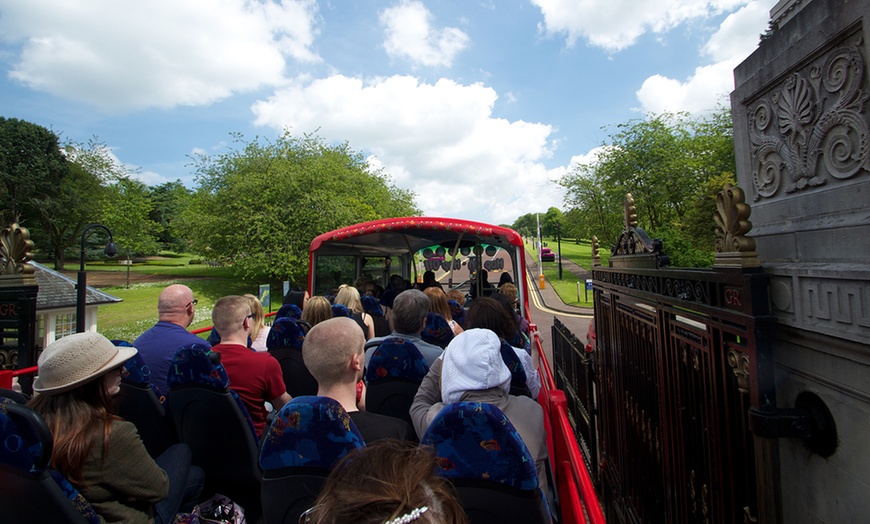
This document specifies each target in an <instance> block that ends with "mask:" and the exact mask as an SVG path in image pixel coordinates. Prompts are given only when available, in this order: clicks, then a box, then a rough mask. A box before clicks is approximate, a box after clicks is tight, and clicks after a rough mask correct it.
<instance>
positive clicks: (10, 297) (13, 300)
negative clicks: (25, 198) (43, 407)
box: [0, 224, 39, 393]
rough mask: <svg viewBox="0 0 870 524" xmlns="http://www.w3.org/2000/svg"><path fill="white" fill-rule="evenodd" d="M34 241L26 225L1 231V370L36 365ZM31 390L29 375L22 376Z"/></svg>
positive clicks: (23, 388)
mask: <svg viewBox="0 0 870 524" xmlns="http://www.w3.org/2000/svg"><path fill="white" fill-rule="evenodd" d="M31 251H33V242H32V241H31V240H30V233H29V232H28V231H27V229H25V228H23V227H19V226H18V224H12V225H10V226H9V227H7V228H6V229H4V230H3V231H2V232H0V370H3V369H22V368H26V367H30V366H35V365H36V295H37V292H38V291H39V286H38V285H37V284H36V277H35V276H34V274H33V266H31V265H30V264H28V262H29V261H30V260H31V259H32V256H33V255H32V253H31ZM19 383H20V384H21V389H22V390H23V391H24V392H25V393H32V392H33V390H32V387H31V384H32V377H31V376H26V377H21V379H20V380H19Z"/></svg>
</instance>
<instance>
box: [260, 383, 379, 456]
mask: <svg viewBox="0 0 870 524" xmlns="http://www.w3.org/2000/svg"><path fill="white" fill-rule="evenodd" d="M362 447H365V441H364V440H363V438H362V435H360V433H359V430H358V429H357V428H356V426H355V425H354V423H353V421H352V420H351V419H350V415H348V414H347V411H345V410H344V408H343V407H341V404H339V403H338V402H337V401H336V400H333V399H331V398H329V397H315V396H302V397H296V398H294V399H293V400H291V401H290V402H288V403H287V404H285V405H284V407H282V408H281V411H279V412H278V415H277V416H276V417H275V420H273V421H272V425H271V426H269V431H268V432H267V433H266V435H265V436H264V437H263V447H262V448H261V450H260V467H261V468H262V469H263V471H269V470H276V469H282V468H287V467H291V466H296V467H308V468H321V469H324V470H329V469H330V468H332V465H333V464H335V462H336V461H337V460H338V459H340V458H341V457H343V456H345V455H346V454H347V453H348V452H350V451H351V450H353V449H356V448H362Z"/></svg>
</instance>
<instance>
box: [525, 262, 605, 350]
mask: <svg viewBox="0 0 870 524" xmlns="http://www.w3.org/2000/svg"><path fill="white" fill-rule="evenodd" d="M567 262H568V260H567V259H563V260H562V264H563V266H562V268H563V270H564V269H565V267H567V265H566V264H567ZM571 264H573V266H576V268H580V269H576V268H574V267H573V266H572V273H573V272H575V271H580V270H583V271H584V272H585V273H586V274H589V273H588V271H586V270H585V269H583V268H581V267H580V266H578V265H577V264H574V263H573V262H571ZM526 268H527V271H528V274H527V275H526V281H527V284H528V289H529V290H530V291H531V293H530V296H529V308H530V310H531V314H532V320H533V321H534V322H535V324H537V326H538V333H540V335H541V345H542V346H543V348H544V354H545V355H546V356H547V361H549V362H550V366H552V365H553V345H552V335H551V330H552V328H553V318H554V317H558V318H559V321H560V322H561V323H562V324H564V325H565V326H566V327H567V328H568V329H570V330H571V332H572V333H574V335H576V336H577V338H579V339H580V340H582V341H585V340H586V330H587V329H588V328H589V323H590V322H591V321H592V312H593V311H592V309H590V308H581V307H576V306H569V305H567V304H565V303H564V302H562V299H560V298H559V295H557V294H556V292H555V291H553V286H551V285H550V283H549V282H545V285H544V289H540V287H539V280H538V263H537V261H536V260H534V259H533V258H532V257H531V256H530V255H529V254H528V253H526ZM589 276H590V277H591V274H589ZM584 278H585V277H584Z"/></svg>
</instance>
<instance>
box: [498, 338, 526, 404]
mask: <svg viewBox="0 0 870 524" xmlns="http://www.w3.org/2000/svg"><path fill="white" fill-rule="evenodd" d="M501 359H502V361H504V363H505V365H506V366H507V368H508V369H509V370H510V372H511V389H510V394H511V395H515V396H520V395H525V396H527V397H529V398H531V399H533V398H534V397H532V393H531V392H530V391H529V387H528V385H526V370H525V369H524V368H523V363H522V362H520V359H519V357H517V354H516V352H515V351H514V348H513V346H511V345H510V344H508V343H507V342H505V341H504V340H502V341H501Z"/></svg>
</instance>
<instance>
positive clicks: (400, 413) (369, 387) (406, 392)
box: [365, 337, 429, 427]
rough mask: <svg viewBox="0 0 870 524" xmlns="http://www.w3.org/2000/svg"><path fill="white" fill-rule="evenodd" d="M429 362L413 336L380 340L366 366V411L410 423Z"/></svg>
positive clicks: (411, 423) (427, 371)
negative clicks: (416, 344)
mask: <svg viewBox="0 0 870 524" xmlns="http://www.w3.org/2000/svg"><path fill="white" fill-rule="evenodd" d="M427 373H429V366H428V365H427V364H426V360H425V359H424V358H423V355H421V354H420V350H419V349H417V346H415V345H414V343H413V342H411V341H410V340H407V339H404V338H401V337H389V338H385V339H384V340H381V341H380V343H379V344H378V346H377V348H375V350H374V352H373V353H372V356H371V359H370V360H369V364H368V367H367V368H366V376H365V378H366V411H371V412H372V413H379V414H381V415H388V416H391V417H396V418H400V419H402V420H404V421H405V422H407V423H408V425H410V426H411V427H414V425H413V422H412V421H411V415H410V413H409V410H410V409H411V404H412V403H413V402H414V396H415V395H416V394H417V389H418V388H419V387H420V383H421V382H422V381H423V377H425V376H426V374H427Z"/></svg>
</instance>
